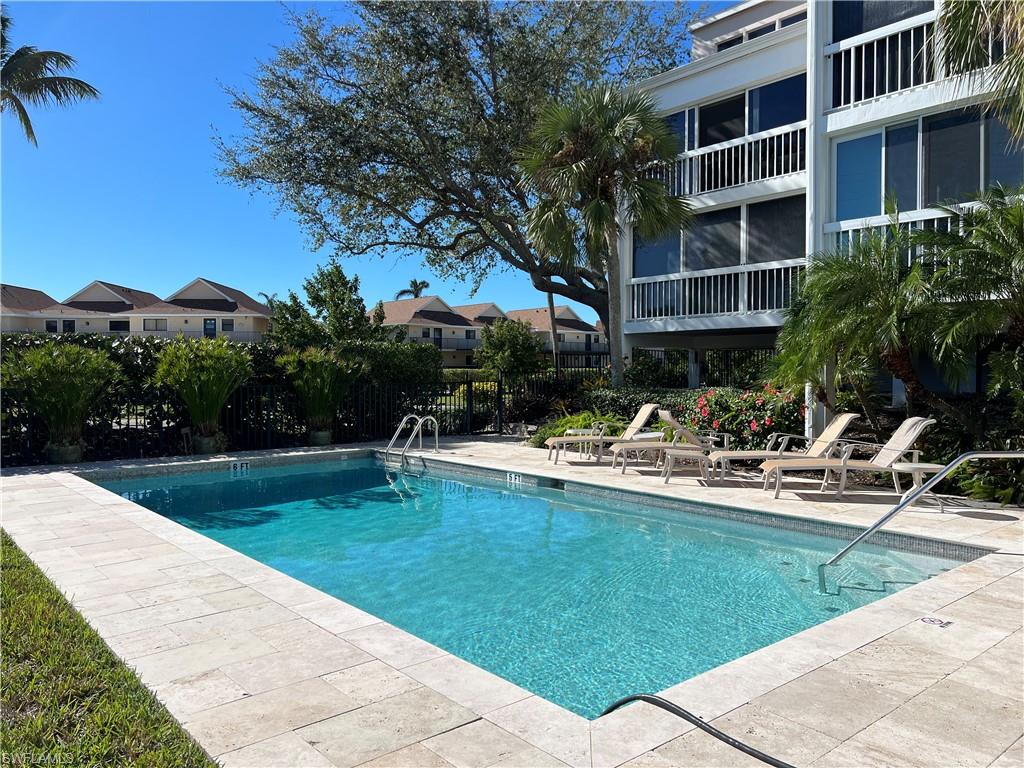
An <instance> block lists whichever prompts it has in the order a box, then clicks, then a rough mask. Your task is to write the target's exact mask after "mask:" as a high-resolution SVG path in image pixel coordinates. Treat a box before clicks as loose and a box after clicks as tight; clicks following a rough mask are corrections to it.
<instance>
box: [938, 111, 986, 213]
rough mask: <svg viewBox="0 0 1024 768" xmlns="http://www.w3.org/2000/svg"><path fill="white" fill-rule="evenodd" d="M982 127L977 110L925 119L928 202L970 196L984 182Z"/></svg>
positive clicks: (949, 113) (968, 197) (965, 198)
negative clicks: (981, 159)
mask: <svg viewBox="0 0 1024 768" xmlns="http://www.w3.org/2000/svg"><path fill="white" fill-rule="evenodd" d="M980 157H981V127H980V125H979V119H978V115H977V113H976V112H973V111H968V110H963V111H960V110H958V111H956V112H946V113H944V114H941V115H936V116H935V117H926V118H925V119H924V158H925V161H924V170H925V178H924V197H925V200H924V202H925V205H934V204H935V203H941V202H943V201H946V200H967V199H970V198H972V197H974V196H975V194H976V193H977V192H978V186H979V185H980V183H981V173H980V168H979V165H980V161H979V158H980Z"/></svg>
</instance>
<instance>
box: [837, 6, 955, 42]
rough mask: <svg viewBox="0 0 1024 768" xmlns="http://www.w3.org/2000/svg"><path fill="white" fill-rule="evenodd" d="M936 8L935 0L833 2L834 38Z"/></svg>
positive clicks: (901, 19) (847, 35) (861, 31)
mask: <svg viewBox="0 0 1024 768" xmlns="http://www.w3.org/2000/svg"><path fill="white" fill-rule="evenodd" d="M934 9H935V0H842V2H833V3H832V42H833V43H838V42H839V41H840V40H846V39H847V38H848V37H854V36H855V35H859V34H862V33H864V32H870V31H871V30H873V29H878V28H879V27H884V26H886V25H887V24H893V23H895V22H897V21H903V20H904V19H909V18H910V17H912V16H917V15H918V14H921V13H928V11H931V10H934Z"/></svg>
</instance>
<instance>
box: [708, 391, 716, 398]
mask: <svg viewBox="0 0 1024 768" xmlns="http://www.w3.org/2000/svg"><path fill="white" fill-rule="evenodd" d="M714 396H715V390H713V389H709V390H708V397H714Z"/></svg>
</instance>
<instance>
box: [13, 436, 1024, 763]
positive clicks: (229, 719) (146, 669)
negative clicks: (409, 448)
mask: <svg viewBox="0 0 1024 768" xmlns="http://www.w3.org/2000/svg"><path fill="white" fill-rule="evenodd" d="M448 448H449V450H448V451H446V452H444V453H442V454H441V457H442V458H444V459H446V460H451V461H457V462H462V463H470V464H475V465H478V466H489V467H496V468H502V469H509V470H514V471H520V472H525V473H530V472H533V473H537V474H543V475H546V476H548V477H552V478H555V479H564V480H572V481H574V482H580V481H582V482H592V483H597V484H600V485H603V486H606V487H614V488H618V489H636V490H642V491H644V492H647V493H655V494H665V495H669V496H672V497H676V498H689V499H697V500H709V501H713V502H717V503H723V504H732V505H736V506H742V507H746V508H755V509H764V510H770V511H773V512H777V513H781V514H788V515H794V516H798V517H800V516H805V517H811V518H815V519H821V520H829V521H836V522H842V523H846V524H852V525H861V526H863V525H866V524H868V523H870V522H871V521H873V520H874V519H875V518H876V517H877V516H878V515H879V514H880V512H881V511H883V510H884V509H886V507H887V505H888V504H890V503H891V502H892V501H893V500H894V497H893V494H892V493H886V492H884V491H881V492H880V491H878V490H870V491H863V490H858V491H855V492H853V493H851V494H850V496H849V498H848V499H847V500H846V501H845V502H843V503H835V502H834V501H833V500H832V499H831V497H830V495H828V494H819V493H817V491H816V486H813V487H812V485H811V484H808V485H805V486H801V485H800V484H796V485H790V484H787V487H788V488H789V490H787V491H784V492H783V497H782V498H780V499H779V500H778V501H774V500H772V499H771V497H770V494H762V493H761V492H760V490H759V486H758V485H756V484H754V483H749V482H746V481H744V480H742V479H738V480H733V481H730V482H728V483H726V484H724V485H720V486H719V485H711V486H706V485H704V484H702V483H701V482H700V481H699V480H697V479H696V478H695V477H694V476H693V473H681V474H679V475H678V477H675V478H673V481H672V483H671V484H669V485H668V486H665V485H663V484H662V483H661V482H660V479H659V478H657V477H655V476H654V475H653V473H651V472H650V470H642V471H640V472H636V471H634V470H632V469H631V470H629V471H627V473H626V474H625V475H620V474H619V473H617V472H615V473H612V472H610V471H609V470H608V468H607V467H606V466H605V467H594V466H592V465H591V466H586V465H581V466H566V465H563V464H559V466H558V467H553V466H552V465H550V464H547V463H546V462H545V461H544V458H543V457H544V455H545V452H543V451H537V450H533V449H526V448H520V447H517V446H510V445H508V444H495V443H493V442H486V441H484V442H479V441H478V442H462V441H449V443H448ZM343 453H345V452H339V451H335V452H333V453H331V454H330V455H331V456H338V455H341V454H343ZM252 458H253V459H254V460H259V458H260V456H258V455H257V456H253V457H252ZM214 461H216V460H214ZM2 503H3V520H2V522H3V527H4V528H5V530H7V531H8V532H9V533H11V535H12V536H13V537H14V538H15V540H16V541H17V542H18V543H19V545H20V546H22V547H23V548H24V549H25V550H26V551H27V552H28V553H29V555H30V556H31V557H32V558H33V559H34V560H35V561H36V562H37V563H38V564H39V565H40V567H41V568H43V570H44V571H45V572H46V573H47V575H48V576H49V577H50V578H51V579H53V580H54V582H55V583H56V584H57V586H58V587H59V588H60V589H61V590H62V591H63V592H64V593H65V594H66V595H68V596H69V598H71V599H72V601H73V602H74V604H75V605H76V606H77V607H78V609H79V610H80V611H81V612H82V613H83V615H84V616H85V617H86V618H87V620H89V621H90V623H92V624H93V626H94V627H96V628H97V629H98V631H100V633H101V634H102V635H103V636H104V638H105V639H106V641H107V642H108V644H109V645H110V646H111V648H112V649H113V650H114V651H115V652H116V653H118V654H119V655H120V656H121V657H122V658H123V659H125V660H126V661H127V662H128V663H129V664H131V665H132V666H133V667H135V668H136V670H137V672H138V674H139V675H140V677H141V678H142V680H143V681H144V682H146V684H147V685H149V686H150V687H151V688H152V689H153V690H154V691H155V693H156V695H157V696H158V697H159V698H160V699H161V700H162V701H164V702H165V703H166V705H167V706H168V708H169V709H170V711H171V712H172V714H174V715H175V716H176V717H177V718H178V719H179V720H181V721H182V722H183V723H184V724H185V726H186V728H188V729H189V731H190V732H191V733H192V734H193V736H195V737H196V738H197V739H198V740H199V742H200V743H201V744H202V745H203V747H204V748H206V749H207V750H208V751H209V752H210V753H211V754H213V755H216V756H218V759H219V760H220V761H221V762H222V763H223V764H224V765H229V766H254V767H255V768H258V767H259V766H275V765H309V766H319V765H324V766H326V765H345V766H354V765H361V766H365V767H366V768H403V767H406V766H416V767H417V768H431V766H436V767H437V768H447V767H448V766H475V765H478V766H481V768H483V766H495V767H498V766H502V767H503V768H517V767H518V768H545V767H546V766H552V768H558V767H559V766H564V765H574V766H615V765H630V766H634V768H636V767H639V766H651V767H652V768H655V767H658V766H681V765H702V766H710V765H728V766H734V765H735V766H739V765H746V764H748V763H747V762H746V758H744V756H742V755H740V754H739V753H737V752H735V751H734V750H731V749H728V748H727V747H725V746H724V745H722V744H721V743H720V742H717V741H715V740H713V739H711V738H710V737H708V736H706V735H705V734H703V733H702V732H700V731H698V730H696V729H694V728H693V727H692V726H690V725H689V724H687V723H685V722H683V721H681V720H678V719H677V718H674V717H672V716H671V715H669V714H667V713H665V712H663V711H661V710H657V709H656V708H653V707H650V706H649V705H633V706H630V707H628V708H626V709H623V710H619V711H618V712H616V713H614V714H613V715H610V716H607V717H605V718H600V719H598V720H596V721H587V720H585V719H583V718H581V717H579V716H577V715H574V714H573V713H570V712H568V711H566V710H564V709H562V708H561V707H558V706H556V705H555V704H552V703H551V702H548V701H545V700H544V699H542V698H540V697H537V696H534V695H531V694H530V693H529V692H527V691H524V690H523V689H521V688H518V687H517V686H515V685H513V684H512V683H509V682H507V681H504V680H502V679H500V678H498V677H496V676H494V675H493V674H491V673H488V672H486V671H484V670H480V669H478V668H476V667H474V666H473V665H471V664H469V663H468V662H465V661H463V660H461V659H458V658H456V657H454V656H452V655H450V654H448V653H447V652H445V651H444V650H443V649H440V648H437V647H436V646H433V645H431V644H430V643H427V642H425V641H423V640H421V639H419V638H417V637H414V636H413V635H410V634H408V633H406V632H403V631H402V630H399V629H397V628H395V627H392V626H391V625H389V624H387V623H386V622H382V621H381V620H380V619H378V618H377V617H375V616H372V615H371V614H368V613H366V612H365V611H362V610H360V609H358V608H355V607H354V606H350V605H347V604H345V603H343V602H341V601H339V600H336V599H334V598H332V597H330V596H328V595H325V594H323V593H321V592H319V591H318V590H316V589H314V588H312V587H310V586H308V585H305V584H302V583H300V582H298V581H296V580H294V579H291V578H290V577H288V576H286V575H284V574H281V573H279V572H277V571H275V570H274V569H272V568H270V567H268V566H266V565H264V564H262V563H258V562H255V561H253V560H251V559H250V558H248V557H245V556H244V555H241V554H239V553H237V552H234V551H232V550H231V549H229V548H227V547H225V546H224V545H222V544H219V543H217V542H214V541H212V540H210V539H207V538H206V537H204V536H202V535H201V534H198V533H196V532H194V531H190V530H188V529H186V528H183V527H182V526H180V525H178V524H176V523H174V522H173V521H170V520H167V519H165V518H162V517H160V516H159V515H156V514H154V513H152V512H149V511H148V510H145V509H142V508H141V507H138V506H137V505H135V504H132V503H130V502H127V501H125V500H123V499H120V498H119V497H117V496H115V495H114V494H111V493H109V492H107V491H105V490H104V489H102V488H99V487H97V486H94V485H92V484H90V483H88V482H87V481H85V480H83V479H81V478H78V477H75V476H73V475H70V474H67V473H59V472H58V473H49V474H46V473H41V474H33V475H8V476H6V477H4V478H3V485H2ZM954 509H955V505H954ZM1020 518H1021V511H1020V510H1012V509H990V510H988V511H986V512H985V513H984V514H983V515H973V513H971V512H970V511H964V512H963V513H962V514H960V513H957V512H954V513H953V514H948V515H939V514H938V513H937V512H935V511H934V510H929V509H922V510H917V509H915V510H911V511H909V512H907V513H905V514H904V515H903V516H901V517H900V518H898V519H897V520H896V521H894V524H893V526H892V528H893V529H894V530H902V531H904V532H907V533H911V534H915V535H922V536H929V537H933V538H945V539H948V540H951V541H961V542H967V543H972V544H975V545H979V546H985V547H990V548H998V549H1000V550H1002V551H1001V552H1000V553H998V554H992V555H987V556H985V557H983V558H980V559H979V560H976V561H974V562H972V563H968V564H965V565H962V566H960V567H957V568H955V569H954V570H952V571H950V572H948V573H944V574H941V575H940V576H938V577H936V578H934V579H932V580H930V581H928V582H925V583H922V584H918V585H915V586H913V587H910V588H908V589H906V590H903V591H902V592H899V593H897V594H895V595H892V596H890V597H887V598H885V599H883V600H881V601H878V602H876V603H873V604H871V605H868V606H865V607H864V608H861V609H858V610H856V611H853V612H850V613H848V614H845V615H843V616H840V617H837V618H836V619H833V620H832V621H829V622H826V623H825V624H821V625H818V626H816V627H812V628H810V629H808V630H806V631H805V632H802V633H800V634H798V635H796V636H794V637H791V638H788V639H786V640H783V641H781V642H779V643H776V644H774V645H772V646H769V647H767V648H763V649H760V650H759V651H755V652H754V653H751V654H748V655H747V656H744V657H742V658H740V659H736V660H734V661H732V662H730V663H728V664H725V665H722V666H721V667H718V668H716V669H713V670H709V671H708V672H706V673H704V674H702V675H699V676H697V677H696V678H693V679H691V680H688V681H685V682H682V683H680V684H678V685H676V686H673V687H672V688H670V689H669V690H668V691H665V692H663V695H664V696H666V697H667V698H670V699H671V700H673V701H676V702H677V703H679V704H680V705H682V706H685V707H687V708H689V709H691V710H693V711H695V712H696V713H697V714H699V715H701V716H702V717H704V718H705V719H708V720H712V721H713V722H715V724H716V725H718V726H719V727H721V728H722V729H723V730H725V731H726V732H728V733H731V734H732V735H734V736H736V737H737V738H740V739H741V740H744V741H747V742H749V743H751V744H753V745H754V746H757V747H758V748H760V749H763V750H765V751H766V752H768V753H769V754H775V755H777V756H779V757H781V758H783V759H786V760H789V761H790V762H792V763H794V764H797V765H814V766H843V767H849V766H871V765H880V766H897V765H907V766H934V765H979V766H980V765H989V764H992V765H994V766H997V768H1010V767H1011V766H1012V767H1013V768H1020V766H1021V765H1022V764H1024V751H1022V746H1021V731H1022V730H1024V726H1022V725H1021V720H1022V711H1024V702H1022V698H1024V695H1022V691H1024V668H1022V661H1024V632H1022V630H1021V624H1022V622H1021V616H1022V614H1024V570H1022V568H1021V566H1022V562H1021V560H1022V557H1021V553H1022V551H1024V547H1022V536H1021V523H1020ZM924 617H929V618H930V619H933V620H940V621H942V622H943V623H942V624H936V623H926V622H923V621H922V620H921V619H922V618H924Z"/></svg>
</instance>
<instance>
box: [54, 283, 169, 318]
mask: <svg viewBox="0 0 1024 768" xmlns="http://www.w3.org/2000/svg"><path fill="white" fill-rule="evenodd" d="M94 285H100V286H103V287H104V288H105V289H106V290H107V292H108V293H109V294H110V295H111V299H110V300H109V301H106V300H103V301H96V300H93V299H90V300H81V301H80V300H76V299H75V296H79V295H81V294H83V293H85V292H86V291H87V290H88V289H89V288H91V287H92V286H94ZM159 302H160V297H159V296H157V295H156V294H155V293H150V292H149V291H141V290H139V289H138V288H128V287H126V286H123V285H118V284H117V283H110V282H107V281H106V280H93V281H92V282H91V283H89V284H88V285H87V286H85V287H84V288H82V289H81V290H79V291H77V292H76V293H74V294H72V295H71V297H70V298H68V300H67V301H65V302H64V304H65V305H67V306H69V307H74V308H75V309H83V310H86V311H88V312H103V313H113V312H126V311H128V310H130V309H139V308H140V307H147V306H150V305H151V304H158V303H159Z"/></svg>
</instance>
